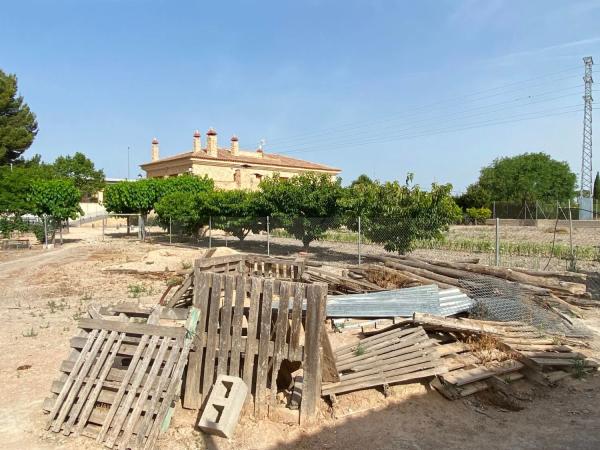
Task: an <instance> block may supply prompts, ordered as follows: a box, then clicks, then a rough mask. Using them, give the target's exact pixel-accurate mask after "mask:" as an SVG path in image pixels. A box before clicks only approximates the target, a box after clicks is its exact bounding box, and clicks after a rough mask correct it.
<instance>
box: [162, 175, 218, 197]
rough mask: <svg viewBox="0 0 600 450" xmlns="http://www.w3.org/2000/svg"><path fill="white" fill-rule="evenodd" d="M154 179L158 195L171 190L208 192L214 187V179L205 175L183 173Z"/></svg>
mask: <svg viewBox="0 0 600 450" xmlns="http://www.w3.org/2000/svg"><path fill="white" fill-rule="evenodd" d="M155 181H156V182H157V184H158V191H159V197H162V196H163V195H166V194H170V193H171V192H188V193H190V194H195V193H198V192H208V191H212V190H213V189H214V187H215V183H214V181H213V180H212V179H210V178H208V176H206V175H204V176H203V177H199V176H197V175H192V174H185V175H181V176H178V177H171V178H163V179H155Z"/></svg>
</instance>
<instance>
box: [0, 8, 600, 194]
mask: <svg viewBox="0 0 600 450" xmlns="http://www.w3.org/2000/svg"><path fill="white" fill-rule="evenodd" d="M599 22H600V0H594V1H590V0H582V1H575V0H572V1H568V0H564V1H553V0H540V1H538V0H528V1H526V2H524V1H516V0H515V1H509V0H423V1H418V2H415V1H386V0H371V1H359V0H339V1H325V0H323V1H318V0H305V1H301V2H291V1H290V2H285V1H267V0H265V1H222V2H200V1H150V0H146V1H142V0H96V1H89V0H53V1H49V0H46V1H42V0H38V1H31V0H19V1H13V2H6V3H5V4H3V6H2V9H1V12H0V42H1V45H0V69H2V70H4V71H5V72H8V73H14V74H16V75H17V77H18V80H19V91H20V93H21V95H23V96H24V98H25V101H26V102H27V103H28V104H29V105H30V107H31V109H32V110H33V111H34V112H35V113H36V115H37V118H38V122H39V133H38V135H37V137H36V139H35V142H34V144H33V145H32V146H31V148H30V149H29V150H28V151H27V152H26V154H25V155H26V156H32V155H33V154H36V153H37V154H40V155H42V158H43V159H44V160H45V161H53V160H54V159H55V158H56V157H57V156H58V155H65V154H73V153H74V152H76V151H81V152H83V153H85V154H86V155H88V156H89V157H90V158H91V159H92V160H93V161H94V162H95V163H96V166H97V167H100V168H102V169H103V170H104V172H105V174H106V176H108V177H118V178H121V177H127V176H129V177H131V178H134V177H137V175H138V174H139V173H143V172H142V171H141V169H140V168H139V164H141V163H144V162H148V161H149V160H150V144H151V141H152V138H154V137H156V138H158V139H159V141H160V152H161V156H168V155H173V154H176V153H179V152H183V151H189V150H190V149H191V146H192V136H193V133H194V130H196V129H199V130H200V131H201V132H202V133H203V137H202V139H203V141H204V140H205V133H206V131H207V130H208V129H209V127H213V128H214V129H216V131H217V132H218V139H219V144H220V146H225V147H226V146H228V145H229V139H230V137H231V136H232V135H233V134H235V135H237V136H238V137H239V140H240V147H241V148H242V149H249V150H254V149H256V148H257V147H258V145H259V143H260V142H261V140H264V142H265V144H264V150H265V151H266V152H274V153H284V154H286V155H289V156H293V157H297V158H302V159H308V160H311V161H315V162H319V163H323V164H327V165H330V166H334V167H338V168H340V169H342V174H341V176H342V179H343V182H344V184H347V183H349V182H350V181H352V180H353V179H354V178H356V177H357V176H358V175H360V174H362V173H365V174H367V175H369V176H371V177H374V178H377V179H380V180H396V179H397V180H400V181H402V182H404V180H405V179H406V174H407V173H408V172H410V173H414V180H415V182H417V183H419V184H421V185H423V186H428V185H429V184H430V183H432V182H437V183H452V185H453V187H454V191H455V192H457V193H458V192H461V191H463V190H464V189H465V188H466V186H467V185H469V184H470V183H472V182H474V181H476V179H477V177H478V174H479V170H480V169H481V167H483V166H485V165H487V164H490V163H491V162H492V161H493V160H494V159H495V158H498V157H502V156H510V155H515V154H519V153H523V152H537V151H543V152H546V153H548V154H550V155H551V156H552V157H554V158H556V159H559V160H564V161H568V163H569V164H570V166H571V168H572V170H573V171H574V172H575V173H577V174H578V176H579V171H580V167H581V161H580V159H581V145H582V126H583V125H582V121H583V106H582V105H583V100H582V95H583V81H582V76H583V61H582V58H583V57H584V56H593V57H595V58H596V61H597V63H600V28H598V26H597V24H598V23H599ZM595 67H598V66H595ZM598 70H600V67H598ZM597 78H598V79H600V75H599V76H598V77H597ZM596 85H597V86H598V83H597V84H596ZM597 97H598V99H599V100H598V101H600V95H598V96H597ZM596 109H600V108H598V107H596ZM128 148H129V152H128ZM128 153H129V167H128ZM596 168H598V169H600V159H599V158H597V157H596V158H595V160H594V171H595V170H596Z"/></svg>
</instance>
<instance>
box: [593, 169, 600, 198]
mask: <svg viewBox="0 0 600 450" xmlns="http://www.w3.org/2000/svg"><path fill="white" fill-rule="evenodd" d="M592 193H593V195H592V197H593V198H594V200H597V201H598V200H600V172H596V178H595V179H594V190H593V191H592Z"/></svg>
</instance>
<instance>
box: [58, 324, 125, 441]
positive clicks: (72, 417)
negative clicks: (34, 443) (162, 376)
mask: <svg viewBox="0 0 600 450" xmlns="http://www.w3.org/2000/svg"><path fill="white" fill-rule="evenodd" d="M118 336H119V333H117V332H116V331H111V333H110V335H109V336H108V339H107V340H106V342H105V344H104V346H103V348H102V352H101V353H100V356H99V357H98V358H97V359H96V361H95V362H94V365H93V367H92V370H91V371H90V373H89V377H88V379H89V380H94V381H95V380H96V379H97V378H98V375H99V374H100V371H101V370H102V367H103V366H104V362H105V361H106V358H107V356H108V354H109V352H110V351H111V350H112V347H113V343H114V342H115V340H116V339H117V337H118ZM93 387H94V382H91V381H87V382H86V383H85V386H84V387H83V389H82V390H81V391H80V392H79V398H78V399H77V403H76V404H75V405H74V407H73V410H72V411H71V413H70V414H69V420H68V421H67V422H66V423H65V424H64V426H63V434H64V435H65V436H68V435H69V434H70V433H71V428H72V427H73V424H74V423H75V421H76V420H77V418H78V417H79V413H80V412H81V410H82V408H83V406H84V404H85V403H86V401H87V398H88V396H89V395H90V392H91V391H92V388H93Z"/></svg>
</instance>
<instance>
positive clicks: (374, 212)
mask: <svg viewBox="0 0 600 450" xmlns="http://www.w3.org/2000/svg"><path fill="white" fill-rule="evenodd" d="M411 181H412V174H409V176H408V177H407V180H406V184H404V185H401V184H400V183H398V182H397V181H394V182H386V183H380V182H378V181H369V182H366V180H362V181H361V182H358V183H352V184H351V185H350V187H348V188H347V189H346V192H345V193H344V196H343V197H342V198H341V199H340V206H341V207H342V208H343V209H344V210H345V211H346V216H347V217H348V218H349V219H350V220H348V221H347V226H348V227H349V228H350V229H353V230H355V231H356V230H357V223H356V220H354V217H357V216H360V218H361V232H362V233H363V235H364V236H365V237H366V238H367V239H369V240H370V241H371V242H375V243H378V244H383V246H384V248H385V249H386V250H387V251H389V252H398V253H406V252H407V251H410V250H411V249H412V248H413V246H414V244H415V242H416V241H418V240H429V239H440V238H441V237H442V232H443V231H446V230H447V229H448V227H449V225H450V224H451V223H453V222H455V221H457V220H459V219H460V217H461V211H460V208H459V207H458V206H457V205H456V203H455V202H454V200H453V198H452V196H451V190H452V185H450V184H445V185H438V184H432V186H431V190H430V191H429V192H427V191H423V190H421V188H420V187H419V186H418V185H416V186H411V184H410V183H411Z"/></svg>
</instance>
